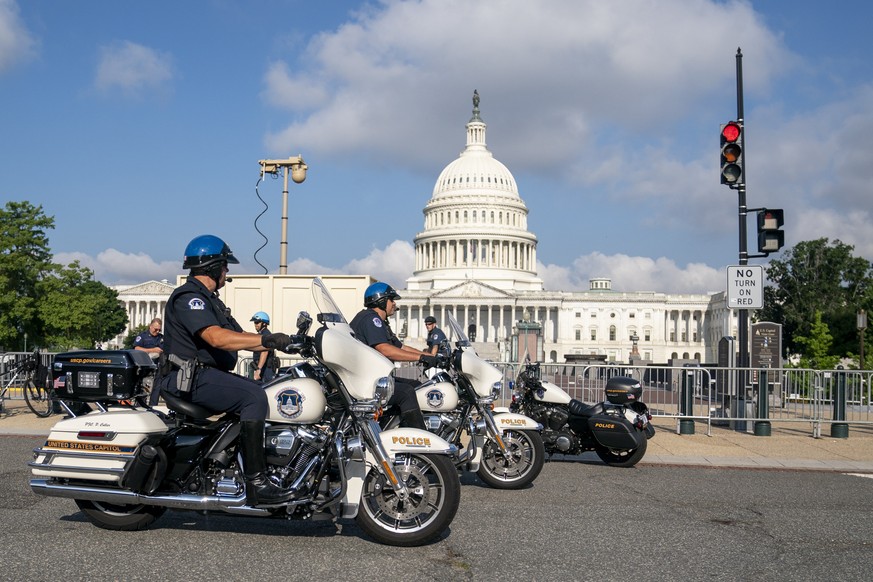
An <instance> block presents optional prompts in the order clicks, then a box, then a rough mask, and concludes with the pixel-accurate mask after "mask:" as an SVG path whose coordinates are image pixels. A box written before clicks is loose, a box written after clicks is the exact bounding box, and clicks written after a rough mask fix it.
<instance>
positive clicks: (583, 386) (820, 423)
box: [0, 352, 873, 437]
mask: <svg viewBox="0 0 873 582" xmlns="http://www.w3.org/2000/svg"><path fill="white" fill-rule="evenodd" d="M29 355H30V353H29V352H27V353H26V352H6V353H5V354H2V358H3V364H2V366H3V367H2V370H0V371H3V370H7V369H11V367H12V366H14V364H15V363H16V362H18V361H20V360H21V359H23V358H25V357H28V356H29ZM53 357H54V354H53V353H42V354H41V359H42V363H43V364H44V365H45V366H47V367H49V368H50V366H51V363H52V358H53ZM251 361H252V358H251V357H241V358H240V359H239V361H238V363H237V366H236V368H235V372H236V373H238V374H240V375H242V376H248V377H251V375H250V369H251V367H250V362H251ZM280 361H281V365H282V366H289V365H293V364H294V363H296V362H298V361H300V358H298V357H293V356H286V357H282V358H281V360H280ZM493 364H494V365H495V366H496V367H497V368H498V369H500V370H501V371H502V372H503V388H502V391H501V393H500V396H499V398H498V401H497V402H496V403H495V404H496V405H497V406H508V405H509V403H510V402H511V401H512V391H513V388H514V385H515V380H516V378H517V376H518V373H519V371H520V370H521V369H522V368H523V366H524V364H521V363H517V362H493ZM762 372H763V374H762ZM540 373H541V377H542V379H543V380H547V381H549V382H552V383H553V384H555V385H557V386H558V387H559V388H561V389H563V390H565V391H566V392H567V393H568V394H569V395H570V397H571V398H575V399H577V400H581V401H583V402H586V403H594V402H600V401H602V400H604V398H605V388H606V382H607V381H608V380H609V379H610V378H612V377H613V376H629V377H631V378H634V379H637V380H639V381H640V383H641V384H642V385H643V397H642V400H643V402H645V403H646V405H648V407H649V410H650V411H651V413H652V416H653V417H658V418H671V419H675V420H676V421H677V426H678V423H679V422H680V421H682V420H692V421H697V422H705V423H706V424H707V433H709V427H710V426H711V425H723V426H729V427H731V428H734V429H737V430H747V431H748V432H753V427H754V424H755V423H757V422H773V423H786V424H791V423H794V424H797V423H799V424H801V425H803V424H805V425H807V426H809V427H811V430H812V433H813V436H814V437H820V436H821V435H822V429H823V427H825V426H831V427H833V426H834V425H843V424H845V425H847V426H848V425H852V426H856V427H864V428H865V429H871V430H873V391H871V390H873V389H871V382H873V371H871V370H839V369H838V370H813V369H803V368H748V369H746V368H736V367H733V368H719V367H707V366H693V367H689V366H683V367H672V366H634V365H628V364H596V365H591V364H556V363H542V364H540ZM396 375H397V377H401V378H410V379H414V380H421V381H424V379H425V377H424V375H423V372H422V368H421V366H419V365H417V364H414V363H409V364H403V365H400V366H398V369H397V372H396ZM764 377H766V388H767V390H766V394H767V400H766V406H764V407H762V406H761V404H762V403H761V401H760V399H759V395H760V393H761V392H762V387H761V379H762V378H764ZM22 397H23V396H22V395H21V390H14V391H10V392H8V393H7V394H6V398H22ZM764 411H766V416H764V415H762V414H761V413H762V412H764Z"/></svg>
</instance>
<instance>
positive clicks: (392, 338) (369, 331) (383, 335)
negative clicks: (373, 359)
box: [349, 309, 403, 348]
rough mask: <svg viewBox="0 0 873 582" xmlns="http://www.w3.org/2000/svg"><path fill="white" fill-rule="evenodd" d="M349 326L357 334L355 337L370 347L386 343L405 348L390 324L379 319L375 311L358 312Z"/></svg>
mask: <svg viewBox="0 0 873 582" xmlns="http://www.w3.org/2000/svg"><path fill="white" fill-rule="evenodd" d="M349 325H350V326H351V328H352V331H353V332H355V337H356V338H358V339H359V340H361V341H362V342H364V343H365V344H367V345H368V346H370V347H375V346H377V345H379V344H384V343H389V344H391V345H392V346H394V347H397V348H399V347H402V346H403V342H401V341H400V340H399V339H398V338H397V336H396V335H394V332H393V331H392V330H391V327H390V326H389V325H388V322H387V321H385V320H384V319H382V318H381V317H379V314H378V313H376V312H375V311H374V310H373V309H364V310H363V311H360V312H358V314H357V315H356V316H355V317H354V318H353V319H352V321H351V323H349Z"/></svg>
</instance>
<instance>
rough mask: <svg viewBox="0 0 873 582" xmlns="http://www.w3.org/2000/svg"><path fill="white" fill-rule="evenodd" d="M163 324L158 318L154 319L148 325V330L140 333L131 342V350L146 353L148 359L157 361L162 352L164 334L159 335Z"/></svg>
mask: <svg viewBox="0 0 873 582" xmlns="http://www.w3.org/2000/svg"><path fill="white" fill-rule="evenodd" d="M162 328H163V323H162V322H161V318H160V317H156V318H154V319H153V320H152V322H151V323H150V324H149V327H148V329H146V330H145V331H143V332H141V333H140V334H139V335H138V336H136V337H135V338H134V340H133V349H135V350H141V351H143V352H148V354H149V357H151V359H153V360H157V359H158V357H160V355H161V354H162V353H163V352H164V334H162V333H161V329H162Z"/></svg>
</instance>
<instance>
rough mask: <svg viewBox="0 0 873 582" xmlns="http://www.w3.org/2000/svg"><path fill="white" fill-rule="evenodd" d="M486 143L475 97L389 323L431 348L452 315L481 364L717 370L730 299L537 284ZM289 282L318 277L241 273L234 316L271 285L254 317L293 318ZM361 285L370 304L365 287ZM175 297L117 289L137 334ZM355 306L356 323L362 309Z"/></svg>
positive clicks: (531, 255)
mask: <svg viewBox="0 0 873 582" xmlns="http://www.w3.org/2000/svg"><path fill="white" fill-rule="evenodd" d="M485 134H486V124H485V122H484V121H483V120H482V118H481V117H480V111H479V95H478V93H474V95H473V115H472V117H471V119H470V120H469V121H468V122H467V124H466V147H465V148H464V150H463V151H462V152H461V154H460V156H459V157H458V158H457V159H456V160H454V161H452V162H451V163H449V164H448V165H447V166H446V167H445V169H443V171H442V172H441V173H440V175H439V177H438V178H437V181H436V184H435V185H434V189H433V193H432V195H431V197H430V199H429V200H428V201H427V204H426V205H425V207H424V225H423V230H422V231H421V232H419V233H418V234H416V235H415V238H414V245H415V265H414V272H413V274H412V276H411V277H409V278H408V279H407V280H406V288H405V289H403V290H399V293H400V294H401V296H402V299H401V300H400V301H399V302H398V311H397V313H395V315H394V316H393V319H392V321H391V325H392V327H393V328H394V329H395V331H396V332H397V333H398V335H399V336H400V337H401V338H402V339H403V341H404V342H405V343H409V344H411V345H414V346H418V347H422V346H423V345H424V343H425V336H426V334H427V332H426V329H425V327H424V318H425V317H426V316H428V315H433V316H435V317H436V318H437V321H438V325H439V326H440V327H443V328H445V325H444V322H445V318H446V314H447V313H451V314H453V315H454V317H455V319H457V320H458V322H460V323H461V324H462V326H463V327H464V328H465V329H466V330H467V331H468V334H469V335H470V336H471V339H473V341H474V342H475V345H476V347H477V351H478V352H479V353H480V355H482V356H483V357H486V358H491V359H494V360H499V361H518V360H519V359H521V358H523V357H524V354H525V353H529V354H530V355H531V357H532V358H533V359H536V360H539V361H546V362H565V361H570V362H577V361H585V360H592V361H607V362H625V363H627V362H630V361H635V362H639V363H645V362H649V363H655V364H665V363H671V364H674V365H676V364H681V363H685V362H686V361H695V360H696V361H697V362H700V363H704V362H706V363H710V362H715V361H716V359H717V346H718V343H719V340H721V338H723V337H724V336H736V330H737V319H736V315H735V313H734V312H733V311H732V310H730V309H728V306H727V300H726V294H725V293H724V292H720V293H714V294H669V293H661V292H654V291H652V292H650V291H620V290H614V289H613V288H612V282H611V281H610V280H609V279H608V278H594V279H591V280H590V281H589V286H588V289H587V290H584V291H547V290H545V289H544V286H543V281H542V279H540V278H539V277H538V276H537V237H536V235H535V234H534V233H532V232H530V231H529V230H528V225H527V217H528V208H527V206H526V204H525V203H524V200H522V198H521V196H520V194H519V191H518V186H517V185H516V182H515V179H514V178H513V176H512V173H511V172H510V171H509V169H508V168H507V167H506V166H505V165H503V164H502V163H501V162H499V161H498V160H497V159H495V158H494V156H493V155H492V153H491V152H490V151H489V150H488V148H487V145H486V139H485ZM283 278H284V279H288V280H289V281H294V282H295V283H294V285H299V284H300V283H301V282H305V281H301V279H311V278H312V276H303V275H268V276H257V277H254V276H253V277H251V278H249V277H246V276H242V278H241V277H240V276H238V275H236V274H234V276H233V282H231V283H229V284H228V293H227V294H226V295H225V294H224V292H223V298H224V300H225V302H226V303H227V304H228V306H229V307H230V308H231V310H232V311H233V312H234V313H240V311H238V310H237V309H238V308H239V309H241V310H242V313H247V312H248V311H247V307H248V306H247V305H246V306H243V305H239V306H235V305H234V304H233V300H234V298H235V296H236V295H238V294H237V293H234V289H233V287H234V286H235V285H238V284H242V285H247V286H251V285H253V284H255V283H254V282H255V281H261V284H262V285H264V286H265V288H266V289H267V291H265V292H264V293H261V294H259V299H258V300H259V301H260V302H261V303H260V305H262V306H263V307H259V308H258V309H256V311H257V310H264V311H267V312H268V313H284V310H283V309H282V306H277V305H275V303H272V305H271V302H272V297H273V296H279V297H281V296H282V293H271V292H269V289H270V288H276V286H277V285H279V286H280V287H281V285H282V284H281V283H277V281H281V280H282V279H283ZM183 280H184V278H182V277H180V279H179V281H177V284H179V283H181V282H182V281H183ZM373 280H374V279H373ZM365 282H366V281H365ZM353 287H354V293H355V294H357V293H360V297H359V298H356V300H357V305H358V306H360V305H361V304H362V303H363V295H362V289H361V284H360V281H357V282H356V284H355V285H354V286H353ZM172 288H173V285H168V284H166V283H164V282H161V283H157V282H147V283H143V284H141V285H135V286H130V287H125V288H118V291H119V300H121V301H122V302H123V303H124V304H125V305H126V306H127V309H128V314H129V317H130V320H131V326H135V325H140V324H143V323H147V321H146V320H150V317H153V316H155V315H157V316H160V314H161V313H162V312H163V307H164V305H165V302H166V299H167V298H168V297H169V293H170V291H171V290H172ZM143 292H147V293H145V294H143ZM332 292H333V290H332ZM340 294H342V293H341V292H340ZM251 295H252V294H251V293H247V294H246V296H247V297H251ZM352 303H353V302H352ZM271 306H272V307H274V308H273V309H272V310H271V309H270V307H271ZM341 306H342V305H341ZM342 307H343V309H344V310H345V309H346V307H345V306H342ZM350 308H351V309H353V311H351V312H350V313H346V316H347V317H349V318H350V317H351V316H352V315H354V313H355V312H356V311H357V309H358V308H359V307H357V308H355V307H354V306H351V307H350ZM295 318H296V312H295V313H293V314H291V313H288V314H284V315H283V316H282V318H281V319H279V320H278V321H277V319H276V317H275V316H274V324H273V325H272V326H271V327H272V328H273V329H275V330H282V331H285V330H293V322H294V319H295ZM238 319H240V318H239V316H238ZM247 319H248V318H247V317H246V318H245V319H240V322H243V321H245V320H247ZM286 319H287V321H285V320H286ZM244 327H245V326H244ZM119 337H121V338H123V335H122V336H119Z"/></svg>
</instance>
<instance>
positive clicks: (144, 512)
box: [76, 499, 167, 531]
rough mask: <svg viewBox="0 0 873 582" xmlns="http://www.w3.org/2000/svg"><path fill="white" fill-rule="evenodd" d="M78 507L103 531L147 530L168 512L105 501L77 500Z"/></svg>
mask: <svg viewBox="0 0 873 582" xmlns="http://www.w3.org/2000/svg"><path fill="white" fill-rule="evenodd" d="M76 505H78V506H79V509H81V510H82V513H84V514H85V517H87V518H88V521H90V522H91V523H93V524H94V525H96V526H97V527H99V528H102V529H111V530H114V531H138V530H141V529H145V528H147V527H148V526H150V525H151V524H153V523H154V522H155V520H157V519H158V518H159V517H161V516H162V515H164V512H165V511H167V508H166V507H155V506H153V505H118V504H115V503H106V502H104V501H88V500H86V499H76Z"/></svg>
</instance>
